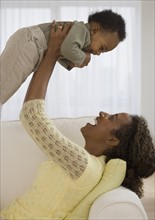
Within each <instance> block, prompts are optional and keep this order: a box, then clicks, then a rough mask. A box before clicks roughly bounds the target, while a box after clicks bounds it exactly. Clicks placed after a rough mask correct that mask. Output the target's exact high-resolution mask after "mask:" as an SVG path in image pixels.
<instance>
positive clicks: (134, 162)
mask: <svg viewBox="0 0 155 220" xmlns="http://www.w3.org/2000/svg"><path fill="white" fill-rule="evenodd" d="M113 134H114V135H115V136H116V137H117V138H118V139H119V140H120V143H119V145H118V146H117V147H114V148H113V149H112V150H111V151H109V152H107V153H106V155H107V161H106V162H108V161H109V160H110V159H112V158H120V159H122V160H125V161H126V162H127V171H126V176H125V179H124V181H123V183H122V185H123V186H124V187H127V188H129V189H131V190H132V191H134V192H135V193H136V194H137V195H138V196H139V197H140V198H141V197H142V196H143V178H147V177H149V176H151V175H152V174H153V173H154V172H155V146H154V144H153V141H152V137H151V135H150V131H149V129H148V125H147V122H146V120H145V119H144V118H143V117H141V116H137V115H133V116H132V122H131V123H130V124H128V125H125V126H123V127H122V128H121V129H119V130H117V131H113Z"/></svg>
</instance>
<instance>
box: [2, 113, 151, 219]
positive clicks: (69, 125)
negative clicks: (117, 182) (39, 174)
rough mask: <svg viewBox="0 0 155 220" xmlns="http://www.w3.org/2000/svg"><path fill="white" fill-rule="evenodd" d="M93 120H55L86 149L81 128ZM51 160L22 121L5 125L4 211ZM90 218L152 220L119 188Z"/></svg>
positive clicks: (95, 207)
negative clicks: (41, 165) (46, 161)
mask: <svg viewBox="0 0 155 220" xmlns="http://www.w3.org/2000/svg"><path fill="white" fill-rule="evenodd" d="M92 120H93V119H92V118H91V117H88V118H86V117H85V118H84V117H82V118H75V119H65V118H64V119H54V122H55V124H56V126H57V127H58V128H59V130H60V131H61V132H62V133H63V134H64V135H66V136H67V137H68V138H70V139H71V140H73V141H75V142H77V143H79V144H81V145H82V146H84V139H83V138H82V135H81V132H80V128H81V127H82V126H83V125H85V124H86V122H88V121H89V122H92ZM46 159H47V158H46V157H45V155H44V154H43V153H42V151H41V150H40V149H39V148H38V147H37V145H36V144H35V143H34V142H33V140H32V139H31V138H30V136H29V135H28V134H27V132H26V130H25V129H24V128H23V126H22V125H21V123H20V121H11V122H1V209H2V208H4V207H5V206H6V205H7V204H9V203H10V201H11V200H12V199H14V198H16V197H18V196H20V195H22V194H23V193H24V192H25V191H26V190H27V189H28V188H29V187H30V185H31V183H32V182H33V179H34V177H35V174H36V170H37V168H38V165H39V164H40V163H41V162H42V161H43V160H46ZM88 218H89V219H91V220H97V219H102V220H104V219H106V220H110V219H115V220H117V219H118V220H121V219H124V220H125V219H130V220H132V219H133V220H135V219H136V220H141V219H148V218H147V215H146V212H145V210H144V207H143V205H142V203H141V200H140V199H139V198H138V197H137V195H136V194H135V193H133V192H132V191H130V190H128V189H125V188H123V187H119V188H117V189H114V190H111V191H109V192H107V193H105V194H103V195H101V196H100V197H99V198H97V200H96V201H94V203H93V204H92V206H91V209H90V212H89V217H88Z"/></svg>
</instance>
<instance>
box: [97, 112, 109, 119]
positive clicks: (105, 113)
mask: <svg viewBox="0 0 155 220" xmlns="http://www.w3.org/2000/svg"><path fill="white" fill-rule="evenodd" d="M99 115H100V117H102V118H104V117H106V116H108V115H109V114H108V113H107V112H100V113H99Z"/></svg>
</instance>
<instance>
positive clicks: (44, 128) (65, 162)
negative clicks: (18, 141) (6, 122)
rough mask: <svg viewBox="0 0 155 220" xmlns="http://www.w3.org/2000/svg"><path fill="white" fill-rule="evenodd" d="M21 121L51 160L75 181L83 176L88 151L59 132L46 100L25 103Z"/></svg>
mask: <svg viewBox="0 0 155 220" xmlns="http://www.w3.org/2000/svg"><path fill="white" fill-rule="evenodd" d="M20 119H21V122H22V124H23V126H24V127H25V128H26V130H27V131H28V133H29V134H30V136H31V137H32V138H33V140H34V141H35V142H36V143H37V145H38V146H39V147H40V148H41V150H42V151H43V152H44V153H45V154H46V155H47V156H48V157H49V159H52V160H53V161H55V162H56V163H58V164H59V165H60V166H61V167H62V168H63V169H65V171H66V172H67V173H68V174H69V175H70V176H71V178H73V179H77V178H79V177H80V176H81V175H82V174H83V172H84V171H85V169H86V167H87V164H88V157H89V156H88V153H87V151H86V150H85V149H83V148H82V147H80V146H78V145H77V144H75V143H73V142H72V141H70V140H69V139H68V138H66V137H65V136H64V135H63V134H61V133H60V132H59V130H58V129H57V128H56V127H55V125H54V124H53V122H52V120H50V119H49V118H48V116H47V114H46V112H45V101H44V100H39V99H36V100H31V101H27V102H25V103H24V105H23V108H22V110H21V113H20Z"/></svg>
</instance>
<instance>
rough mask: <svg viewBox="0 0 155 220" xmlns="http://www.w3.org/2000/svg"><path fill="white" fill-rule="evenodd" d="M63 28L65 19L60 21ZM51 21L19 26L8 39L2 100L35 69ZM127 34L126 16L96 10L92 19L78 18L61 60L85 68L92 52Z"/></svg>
mask: <svg viewBox="0 0 155 220" xmlns="http://www.w3.org/2000/svg"><path fill="white" fill-rule="evenodd" d="M56 24H57V26H58V27H57V28H63V25H64V24H65V22H57V23H56ZM50 29H51V23H44V24H39V25H36V26H31V27H26V28H22V29H19V30H18V31H17V32H15V33H14V34H13V35H12V36H11V37H10V38H9V40H8V42H7V44H6V46H5V48H4V51H3V52H2V55H1V81H0V88H1V100H0V102H1V104H4V103H5V102H6V101H7V100H8V99H9V98H10V97H11V96H12V95H13V94H14V93H15V92H16V91H17V90H18V88H19V87H20V86H21V85H22V83H23V82H24V81H25V80H26V78H27V77H28V76H29V75H30V74H31V73H32V72H35V71H36V70H37V68H38V66H39V64H40V62H41V60H42V58H43V55H44V53H45V51H46V49H47V42H48V38H49V33H50ZM125 37H126V31H125V22H124V19H123V18H122V17H121V16H120V15H118V14H117V13H114V12H112V11H111V10H103V11H100V12H95V13H93V14H91V15H89V17H88V23H84V22H82V21H80V22H79V21H74V22H73V24H72V27H71V28H70V30H69V32H68V34H67V36H66V38H65V40H64V41H63V43H62V45H61V55H62V56H61V57H60V58H59V60H58V62H59V63H60V64H61V65H62V66H63V67H64V68H66V69H67V70H71V69H72V68H73V67H79V68H82V67H84V66H86V65H88V63H89V62H90V54H93V55H100V54H101V53H104V52H108V51H111V50H113V49H114V48H115V47H116V46H117V45H118V44H119V43H120V42H121V41H123V40H124V39H125Z"/></svg>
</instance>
